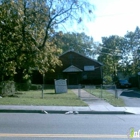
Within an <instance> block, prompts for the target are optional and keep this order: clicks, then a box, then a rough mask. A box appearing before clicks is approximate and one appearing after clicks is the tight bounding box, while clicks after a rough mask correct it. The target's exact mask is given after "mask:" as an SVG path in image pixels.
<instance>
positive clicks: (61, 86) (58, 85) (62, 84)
mask: <svg viewBox="0 0 140 140" xmlns="http://www.w3.org/2000/svg"><path fill="white" fill-rule="evenodd" d="M55 93H67V80H66V79H65V80H63V79H60V80H55Z"/></svg>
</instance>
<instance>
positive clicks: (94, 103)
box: [73, 89, 140, 114]
mask: <svg viewBox="0 0 140 140" xmlns="http://www.w3.org/2000/svg"><path fill="white" fill-rule="evenodd" d="M73 92H74V93H75V94H76V95H77V96H78V90H77V89H73ZM80 92H81V93H80V95H81V97H84V98H81V99H82V100H83V101H84V102H86V103H87V104H88V105H89V108H90V109H91V110H92V111H116V112H118V111H122V112H123V111H124V112H130V113H134V114H140V107H114V106H113V105H111V104H109V103H108V102H106V101H105V100H103V99H100V98H97V97H95V96H94V95H91V94H89V93H88V92H86V91H85V90H83V89H81V90H80ZM86 97H87V99H86ZM90 98H91V99H90Z"/></svg>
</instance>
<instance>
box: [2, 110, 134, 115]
mask: <svg viewBox="0 0 140 140" xmlns="http://www.w3.org/2000/svg"><path fill="white" fill-rule="evenodd" d="M67 112H68V111H67V110H66V111H64V110H14V109H11V110H9V109H0V113H40V114H66V113H67ZM76 112H77V113H76ZM76 112H75V111H72V113H68V115H70V114H75V115H76V114H108V115H111V114H112V115H113V114H114V115H115V114H116V115H117V114H131V115H133V114H134V113H131V112H126V111H76Z"/></svg>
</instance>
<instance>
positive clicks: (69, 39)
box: [55, 32, 97, 57]
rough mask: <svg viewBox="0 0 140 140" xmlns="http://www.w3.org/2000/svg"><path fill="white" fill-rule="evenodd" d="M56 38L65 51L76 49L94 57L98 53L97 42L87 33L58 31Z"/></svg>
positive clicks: (58, 44)
mask: <svg viewBox="0 0 140 140" xmlns="http://www.w3.org/2000/svg"><path fill="white" fill-rule="evenodd" d="M55 39H56V42H55V43H56V44H57V46H59V47H60V48H61V49H62V50H63V52H65V51H68V50H74V51H76V52H79V53H80V54H83V55H85V56H90V57H93V56H94V54H95V53H96V49H97V44H95V43H94V41H93V38H92V37H89V36H87V35H86V34H85V33H74V32H72V33H69V32H68V33H64V34H62V33H57V35H56V37H55Z"/></svg>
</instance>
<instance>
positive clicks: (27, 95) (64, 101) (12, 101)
mask: <svg viewBox="0 0 140 140" xmlns="http://www.w3.org/2000/svg"><path fill="white" fill-rule="evenodd" d="M21 93H22V94H16V95H17V96H18V97H4V98H0V105H42V106H87V104H86V103H84V102H83V101H82V100H80V99H79V98H78V97H77V96H76V95H75V93H73V92H72V91H71V90H68V93H63V94H55V91H54V89H48V90H44V98H43V99H42V92H41V91H34V90H32V91H23V92H21Z"/></svg>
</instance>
